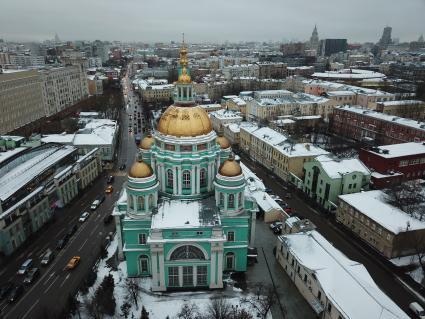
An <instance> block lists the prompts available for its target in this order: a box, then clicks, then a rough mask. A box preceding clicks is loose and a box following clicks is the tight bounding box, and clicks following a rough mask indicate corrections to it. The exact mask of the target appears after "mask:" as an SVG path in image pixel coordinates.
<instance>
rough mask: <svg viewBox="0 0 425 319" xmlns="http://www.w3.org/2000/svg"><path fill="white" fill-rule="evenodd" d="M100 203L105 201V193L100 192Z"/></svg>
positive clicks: (98, 198)
mask: <svg viewBox="0 0 425 319" xmlns="http://www.w3.org/2000/svg"><path fill="white" fill-rule="evenodd" d="M96 199H97V200H98V201H99V202H100V203H103V201H104V200H105V195H104V194H100V195H99V196H97V198H96Z"/></svg>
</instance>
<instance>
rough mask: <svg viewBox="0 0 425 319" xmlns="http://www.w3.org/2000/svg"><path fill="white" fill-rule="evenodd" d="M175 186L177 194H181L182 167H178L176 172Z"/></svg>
mask: <svg viewBox="0 0 425 319" xmlns="http://www.w3.org/2000/svg"><path fill="white" fill-rule="evenodd" d="M177 184H178V188H179V190H178V192H177V194H179V195H181V194H182V184H183V170H182V167H181V166H179V167H178V170H177Z"/></svg>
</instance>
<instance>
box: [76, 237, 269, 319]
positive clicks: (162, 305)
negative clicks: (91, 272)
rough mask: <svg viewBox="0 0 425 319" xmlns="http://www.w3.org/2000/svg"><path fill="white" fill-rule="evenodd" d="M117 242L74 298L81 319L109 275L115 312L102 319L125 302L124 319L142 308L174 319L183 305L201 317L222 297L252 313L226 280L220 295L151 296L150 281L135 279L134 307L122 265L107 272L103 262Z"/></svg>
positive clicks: (156, 318) (154, 318)
mask: <svg viewBox="0 0 425 319" xmlns="http://www.w3.org/2000/svg"><path fill="white" fill-rule="evenodd" d="M117 246H118V244H117V239H116V237H115V238H114V240H113V241H112V242H111V245H110V246H109V247H108V250H107V251H108V254H107V257H106V258H104V259H102V260H100V262H99V265H98V272H97V279H96V282H95V283H94V284H93V286H92V287H90V288H89V292H88V293H87V294H85V295H83V294H82V293H81V292H79V293H78V294H77V299H78V300H79V301H80V302H81V305H82V306H81V307H80V314H81V318H82V319H88V318H90V316H89V315H88V314H87V311H86V309H85V307H84V301H85V300H87V299H89V300H90V299H91V298H92V297H93V295H94V293H95V291H96V289H97V288H98V287H99V285H100V284H101V283H102V281H103V278H104V277H105V276H107V275H108V274H112V276H113V277H114V282H115V289H114V295H115V299H116V308H115V315H114V316H113V317H108V316H105V318H117V317H120V314H121V306H122V304H124V303H125V302H126V301H127V302H128V303H130V304H131V308H130V315H129V317H128V318H132V314H133V315H134V318H139V317H140V313H141V310H142V306H144V307H145V309H146V310H147V311H148V312H149V319H165V318H166V317H167V316H169V318H170V319H174V318H177V316H176V315H177V313H178V312H179V311H180V309H181V308H182V306H183V305H184V304H185V303H191V304H192V303H193V304H196V306H197V307H198V308H199V311H200V312H201V313H205V311H206V309H207V307H208V305H209V303H210V298H218V297H223V298H225V299H226V301H227V302H228V303H229V304H231V305H233V306H238V308H239V309H240V307H244V308H246V309H247V310H248V311H249V313H253V310H252V309H249V306H248V305H246V304H244V305H241V304H240V301H241V298H244V297H247V296H249V294H247V293H246V292H244V291H243V290H242V289H240V288H236V287H233V285H232V282H233V281H232V280H231V279H230V280H227V283H228V286H227V288H226V289H223V290H220V291H196V292H173V293H153V292H151V291H150V287H151V282H150V281H151V279H150V278H138V279H136V280H137V282H138V284H139V286H140V287H141V293H140V295H139V298H138V307H136V304H135V303H134V302H133V300H132V299H131V297H130V296H129V294H128V292H127V289H126V285H125V279H126V278H127V270H126V264H125V261H124V262H120V263H119V264H118V267H117V270H116V271H115V270H113V269H111V268H109V266H108V265H107V263H106V261H107V260H108V259H109V258H111V257H112V256H113V255H114V254H115V252H116V250H117ZM77 318H78V315H75V316H74V317H73V319H77ZM268 319H272V316H271V314H270V313H269V316H268Z"/></svg>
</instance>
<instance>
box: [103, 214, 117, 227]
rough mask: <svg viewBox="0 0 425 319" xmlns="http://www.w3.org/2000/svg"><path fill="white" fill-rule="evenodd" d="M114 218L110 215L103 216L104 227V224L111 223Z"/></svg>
mask: <svg viewBox="0 0 425 319" xmlns="http://www.w3.org/2000/svg"><path fill="white" fill-rule="evenodd" d="M113 218H114V217H113V216H112V215H111V214H109V215H107V216H105V217H104V218H103V223H104V224H105V225H106V224H109V223H110V222H111V221H112V219H113Z"/></svg>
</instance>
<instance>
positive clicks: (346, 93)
mask: <svg viewBox="0 0 425 319" xmlns="http://www.w3.org/2000/svg"><path fill="white" fill-rule="evenodd" d="M326 94H327V95H328V96H354V95H356V93H354V92H351V91H330V92H327V93H326Z"/></svg>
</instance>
